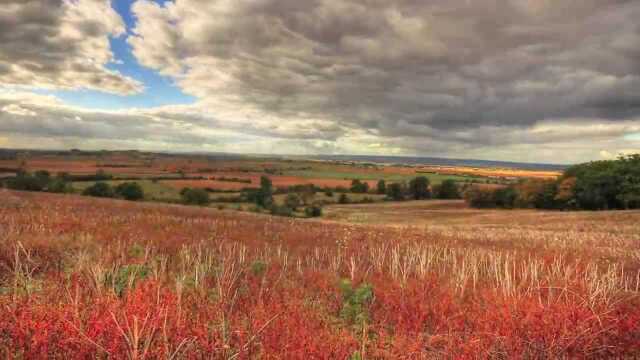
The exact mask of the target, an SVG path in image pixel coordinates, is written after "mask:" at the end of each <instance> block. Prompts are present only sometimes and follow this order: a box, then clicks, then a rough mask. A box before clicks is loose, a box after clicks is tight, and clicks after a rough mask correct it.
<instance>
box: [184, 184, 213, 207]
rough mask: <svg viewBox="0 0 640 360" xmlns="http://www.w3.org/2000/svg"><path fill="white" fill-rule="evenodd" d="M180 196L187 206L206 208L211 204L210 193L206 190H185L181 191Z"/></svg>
mask: <svg viewBox="0 0 640 360" xmlns="http://www.w3.org/2000/svg"><path fill="white" fill-rule="evenodd" d="M180 196H181V197H182V202H183V203H185V204H187V205H199V206H205V205H208V204H209V202H210V200H209V193H208V192H207V191H206V190H204V189H192V188H184V189H182V190H181V191H180Z"/></svg>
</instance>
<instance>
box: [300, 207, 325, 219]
mask: <svg viewBox="0 0 640 360" xmlns="http://www.w3.org/2000/svg"><path fill="white" fill-rule="evenodd" d="M304 214H305V215H306V216H307V217H320V216H322V208H321V207H320V206H316V205H313V206H307V207H306V208H305V209H304Z"/></svg>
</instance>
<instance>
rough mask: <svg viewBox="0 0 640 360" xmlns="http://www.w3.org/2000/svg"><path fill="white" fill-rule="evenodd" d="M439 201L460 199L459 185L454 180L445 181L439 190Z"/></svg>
mask: <svg viewBox="0 0 640 360" xmlns="http://www.w3.org/2000/svg"><path fill="white" fill-rule="evenodd" d="M437 196H438V199H460V191H459V190H458V185H456V182H455V181H453V180H452V179H446V180H444V181H443V182H442V183H441V184H440V187H439V189H438V194H437Z"/></svg>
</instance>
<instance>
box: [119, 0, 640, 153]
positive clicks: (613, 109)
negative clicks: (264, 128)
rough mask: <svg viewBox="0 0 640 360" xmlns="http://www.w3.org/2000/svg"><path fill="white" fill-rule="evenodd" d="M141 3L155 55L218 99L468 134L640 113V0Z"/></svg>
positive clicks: (380, 125)
mask: <svg viewBox="0 0 640 360" xmlns="http://www.w3.org/2000/svg"><path fill="white" fill-rule="evenodd" d="M134 10H135V12H136V14H137V16H138V18H139V23H138V27H137V28H136V30H135V31H136V33H137V36H136V37H134V38H132V39H131V40H130V41H131V43H132V45H133V47H134V52H135V54H136V55H137V57H138V58H139V60H140V61H141V62H142V63H143V64H146V65H147V66H150V67H153V68H156V69H159V70H160V71H163V72H165V73H167V74H173V75H174V76H175V77H176V78H177V79H178V80H179V83H180V85H181V86H182V87H183V88H184V89H185V90H186V91H188V92H191V93H193V94H195V95H197V96H199V97H200V98H201V99H203V101H204V102H205V103H206V102H208V101H209V102H211V103H212V104H215V105H218V106H225V105H226V106H229V107H230V108H231V107H252V108H255V109H256V110H259V111H261V112H262V113H264V114H268V115H272V116H275V117H277V118H279V119H280V121H282V122H287V121H289V122H295V121H297V119H299V118H300V116H301V115H300V114H303V115H302V116H307V117H310V118H317V119H324V120H327V121H333V122H335V123H337V124H340V125H341V126H346V127H350V128H359V129H363V130H374V131H376V132H377V134H378V135H379V136H407V137H413V136H428V135H431V136H434V135H436V134H437V135H438V136H442V137H444V138H455V136H454V135H451V134H448V132H451V133H453V132H456V131H466V130H478V129H480V128H483V127H488V128H490V127H494V128H495V127H506V128H522V129H524V128H527V127H531V126H534V125H535V124H536V123H538V122H540V121H543V120H545V119H555V121H564V120H563V119H574V118H586V119H589V118H592V119H599V120H602V121H614V122H615V121H620V120H627V119H633V118H635V117H638V116H639V115H640V108H639V107H638V100H640V97H639V96H638V94H639V91H640V57H639V54H640V53H639V52H638V48H639V47H640V43H638V40H639V39H640V32H639V31H640V28H639V27H638V25H637V19H638V18H640V2H638V1H615V0H608V1H605V0H584V1H573V0H557V1H529V0H474V1H468V0H447V1H444V0H442V1H417V0H396V1H381V0H366V1H344V0H340V1H338V0H313V1H293V0H291V1H290V0H287V1H282V0H261V1H207V2H204V1H197V0H177V1H175V3H168V5H166V7H164V8H163V7H160V6H158V5H156V4H152V3H151V2H149V1H144V0H141V1H139V2H138V3H137V4H136V6H134ZM211 69H216V70H218V71H220V72H221V73H223V75H220V76H218V75H217V73H214V72H211ZM222 92H224V96H223V95H222ZM416 130H418V131H416ZM480 134H481V132H480V131H479V132H478V135H480ZM540 136H542V135H540ZM466 141H469V142H479V143H482V142H485V140H484V139H481V138H478V137H474V136H470V137H469V138H468V139H466Z"/></svg>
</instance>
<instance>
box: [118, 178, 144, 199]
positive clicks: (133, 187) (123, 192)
mask: <svg viewBox="0 0 640 360" xmlns="http://www.w3.org/2000/svg"><path fill="white" fill-rule="evenodd" d="M115 192H116V194H117V195H118V196H120V197H121V198H123V199H125V200H131V201H137V200H142V199H144V191H143V190H142V187H141V186H140V185H139V184H138V183H136V182H125V183H122V184H120V185H118V186H116V190H115Z"/></svg>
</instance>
